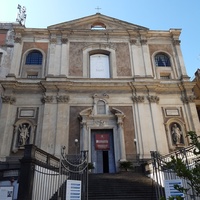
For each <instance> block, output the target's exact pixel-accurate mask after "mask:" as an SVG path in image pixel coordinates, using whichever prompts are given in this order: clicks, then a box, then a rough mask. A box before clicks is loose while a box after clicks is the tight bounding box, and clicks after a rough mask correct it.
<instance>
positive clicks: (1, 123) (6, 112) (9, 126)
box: [0, 96, 16, 159]
mask: <svg viewBox="0 0 200 200" xmlns="http://www.w3.org/2000/svg"><path fill="white" fill-rule="evenodd" d="M15 101H16V99H15V98H14V97H12V96H3V97H2V110H1V115H0V130H1V134H0V159H1V158H5V156H8V155H9V153H10V149H11V143H12V139H13V131H14V127H13V124H14V121H13V122H12V120H13V119H14V116H12V104H13V103H14V102H15ZM11 119H12V120H11Z"/></svg>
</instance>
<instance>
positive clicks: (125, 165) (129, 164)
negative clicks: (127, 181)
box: [119, 161, 133, 172]
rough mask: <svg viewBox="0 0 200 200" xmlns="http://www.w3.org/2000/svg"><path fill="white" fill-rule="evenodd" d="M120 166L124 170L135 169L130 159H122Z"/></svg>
mask: <svg viewBox="0 0 200 200" xmlns="http://www.w3.org/2000/svg"><path fill="white" fill-rule="evenodd" d="M119 168H120V169H121V170H124V171H126V172H127V171H128V170H133V163H132V162H130V161H122V162H120V163H119Z"/></svg>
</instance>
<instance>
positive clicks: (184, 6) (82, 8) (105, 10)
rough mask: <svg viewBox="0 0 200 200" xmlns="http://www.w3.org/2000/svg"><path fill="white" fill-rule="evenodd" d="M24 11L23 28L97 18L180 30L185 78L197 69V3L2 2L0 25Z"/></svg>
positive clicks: (155, 0) (184, 0) (199, 31)
mask: <svg viewBox="0 0 200 200" xmlns="http://www.w3.org/2000/svg"><path fill="white" fill-rule="evenodd" d="M18 4H20V5H22V6H25V7H26V9H27V12H26V13H27V19H26V27H27V28H46V27H47V26H50V25H53V24H57V23H61V22H65V21H69V20H73V19H77V18H81V17H85V16H89V15H93V14H95V13H96V12H97V10H96V9H95V8H97V6H99V7H100V8H101V10H100V11H99V12H100V13H101V14H104V15H107V16H110V17H114V18H117V19H120V20H124V21H127V22H130V23H133V24H137V25H141V26H145V27H147V28H149V29H151V30H169V29H170V28H181V29H182V34H181V37H180V39H181V49H182V53H183V57H184V61H185V66H186V69H187V72H188V75H189V76H190V77H191V78H192V77H194V73H195V71H196V70H197V69H198V68H200V0H190V1H189V0H55V1H53V0H2V2H1V3H0V21H1V22H15V19H16V15H17V11H18V10H17V5H18Z"/></svg>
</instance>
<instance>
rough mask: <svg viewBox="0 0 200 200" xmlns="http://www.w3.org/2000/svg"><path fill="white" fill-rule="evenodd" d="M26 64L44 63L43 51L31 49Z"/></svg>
mask: <svg viewBox="0 0 200 200" xmlns="http://www.w3.org/2000/svg"><path fill="white" fill-rule="evenodd" d="M25 64H26V65H42V53H41V52H40V51H37V50H33V51H31V52H30V53H29V54H28V55H27V56H26V62H25Z"/></svg>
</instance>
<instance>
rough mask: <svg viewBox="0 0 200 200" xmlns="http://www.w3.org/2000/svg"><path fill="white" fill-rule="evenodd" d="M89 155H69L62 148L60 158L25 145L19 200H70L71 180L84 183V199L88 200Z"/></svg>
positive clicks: (82, 193) (82, 192) (84, 152)
mask: <svg viewBox="0 0 200 200" xmlns="http://www.w3.org/2000/svg"><path fill="white" fill-rule="evenodd" d="M87 163H88V153H87V151H83V152H81V153H80V154H76V155H67V154H66V153H65V148H64V147H62V149H61V155H60V158H57V157H54V156H53V155H51V154H48V153H47V152H45V151H43V150H41V149H39V148H37V147H36V146H34V145H25V151H24V157H23V158H22V159H21V169H20V177H19V191H18V200H25V199H26V200H66V193H67V180H80V181H81V183H82V184H81V185H82V188H81V199H82V200H87V199H88V173H87V171H88V168H87V166H88V164H87Z"/></svg>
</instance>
